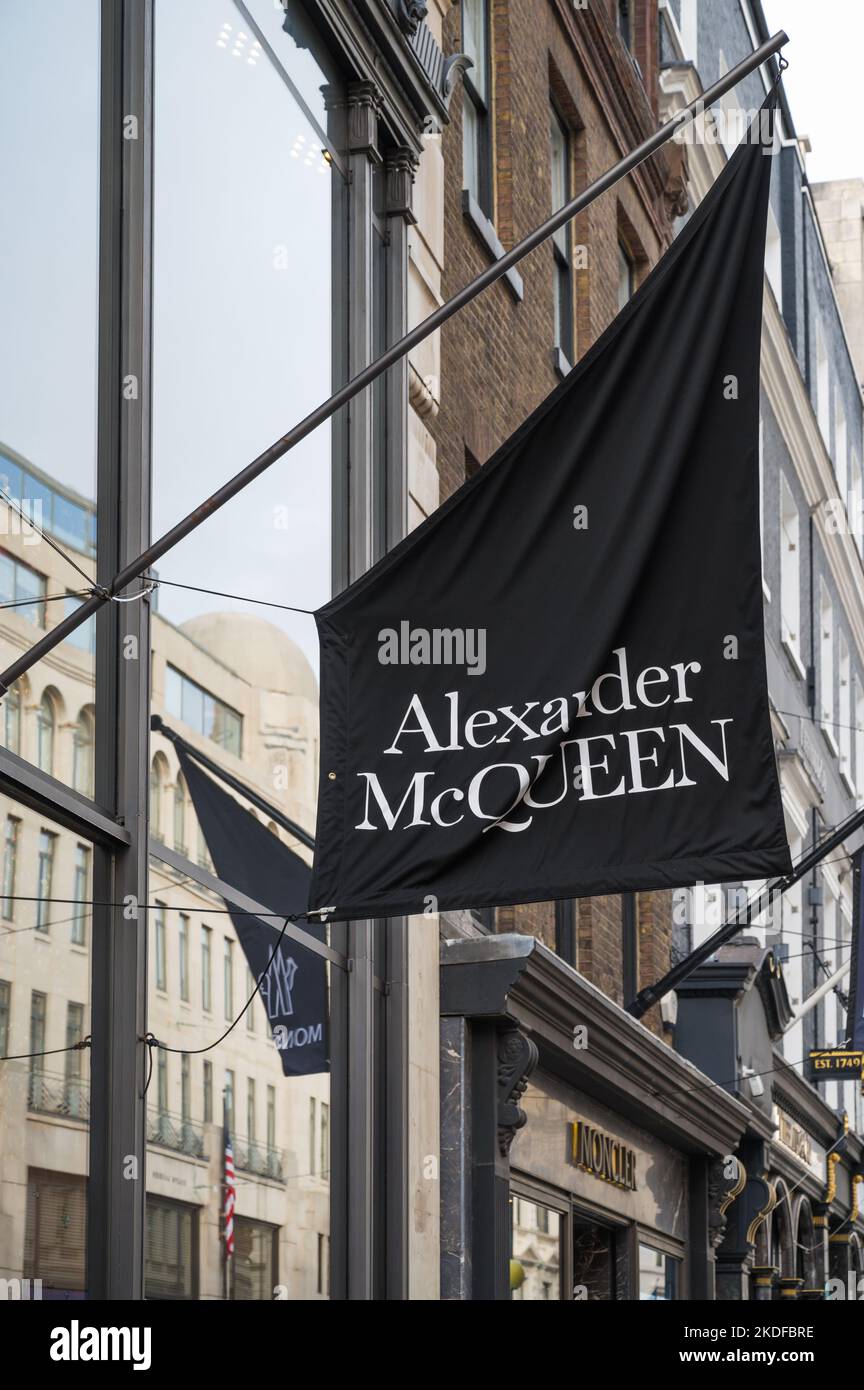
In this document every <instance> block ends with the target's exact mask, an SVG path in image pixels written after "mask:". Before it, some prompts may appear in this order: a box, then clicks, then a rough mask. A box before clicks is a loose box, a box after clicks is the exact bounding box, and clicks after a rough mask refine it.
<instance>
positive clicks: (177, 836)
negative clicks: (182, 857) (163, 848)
mask: <svg viewBox="0 0 864 1390" xmlns="http://www.w3.org/2000/svg"><path fill="white" fill-rule="evenodd" d="M174 848H175V849H176V851H177V853H178V854H185V853H186V783H185V781H184V779H183V773H182V772H178V773H177V781H176V782H175V784H174Z"/></svg>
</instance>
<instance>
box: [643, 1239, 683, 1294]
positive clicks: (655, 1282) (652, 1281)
mask: <svg viewBox="0 0 864 1390" xmlns="http://www.w3.org/2000/svg"><path fill="white" fill-rule="evenodd" d="M678 1266H679V1261H678V1260H676V1259H673V1258H672V1256H671V1255H666V1254H664V1252H663V1251H662V1250H654V1249H652V1247H651V1246H650V1245H641V1244H640V1246H639V1297H640V1299H645V1300H650V1301H653V1302H655V1303H656V1302H668V1301H670V1300H672V1299H675V1298H677V1297H678Z"/></svg>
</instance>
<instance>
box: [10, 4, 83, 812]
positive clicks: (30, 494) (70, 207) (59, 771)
mask: <svg viewBox="0 0 864 1390" xmlns="http://www.w3.org/2000/svg"><path fill="white" fill-rule="evenodd" d="M100 8H101V7H100V3H99V0H57V2H56V3H55V4H52V6H51V12H50V22H47V23H46V16H45V12H44V10H43V9H42V8H41V7H40V6H38V5H26V4H6V5H2V6H0V184H2V188H3V200H4V208H5V209H7V210H8V215H6V216H5V217H4V218H3V226H2V254H0V321H2V323H3V332H2V334H0V494H2V497H3V499H7V500H0V604H11V605H14V606H13V607H7V608H5V609H4V610H3V613H2V618H3V624H2V629H3V630H2V636H0V667H5V666H8V664H9V663H10V661H12V660H13V659H14V658H16V657H18V656H20V654H21V652H22V651H24V650H25V649H26V648H28V647H30V646H32V644H33V642H34V641H35V640H37V638H38V633H37V632H36V631H35V630H34V629H44V628H47V629H50V628H52V627H54V626H55V625H56V624H57V623H58V622H60V621H61V620H62V618H63V617H64V616H65V615H66V613H67V612H68V611H70V605H72V604H75V603H77V602H78V600H77V599H73V598H71V597H69V598H67V597H66V595H67V593H68V592H69V591H72V590H78V589H83V588H86V587H87V585H88V583H89V578H87V577H90V578H93V577H95V572H94V571H95V553H96V512H95V496H96V406H97V394H98V393H97V350H98V331H97V330H98V289H99V148H100V132H99V94H100V65H99V17H100ZM58 112H62V118H61V119H58ZM50 542H53V543H54V545H55V546H59V547H61V549H62V551H65V552H66V555H68V556H69V557H70V558H68V559H67V558H66V555H64V554H62V553H58V551H57V550H56V549H54V548H52V545H51V544H50ZM70 560H71V561H72V562H74V565H75V566H77V567H78V569H79V570H83V572H84V576H83V577H82V574H81V573H76V569H75V568H73V564H72V563H70ZM55 595H56V596H57V597H56V598H55V597H54V596H55ZM93 676H94V654H93V627H92V624H88V627H87V629H85V630H84V632H79V633H76V634H75V636H74V638H73V639H72V640H71V641H67V642H64V643H62V644H61V645H60V646H59V647H58V648H56V649H55V650H54V651H53V652H52V653H51V654H50V655H49V656H47V657H45V658H44V659H43V660H42V661H41V662H40V663H39V664H38V665H37V666H36V667H35V668H34V669H33V670H32V672H31V673H30V682H32V685H31V686H29V688H28V691H27V698H26V699H25V701H24V706H23V708H21V707H20V705H19V706H18V708H16V710H14V711H10V712H4V713H3V714H2V715H0V721H2V724H5V728H0V733H2V735H3V742H4V745H5V747H6V748H8V749H10V750H11V751H13V752H16V753H19V754H20V756H22V757H24V758H27V759H29V760H30V761H32V762H35V763H37V765H38V766H40V767H42V768H43V770H45V771H51V773H52V775H53V776H55V777H58V778H60V779H61V780H62V781H64V782H66V783H67V784H69V783H71V782H72V778H73V773H74V768H73V748H72V744H73V739H74V731H75V721H76V718H77V712H78V711H79V710H80V709H82V708H85V707H88V706H92V705H93V704H94V686H93ZM48 687H50V688H51V689H52V690H54V691H55V692H56V699H55V703H56V709H57V710H60V709H62V710H63V711H68V712H69V719H68V721H66V720H65V719H64V722H63V724H62V725H61V727H60V729H59V731H58V734H57V739H56V743H57V747H56V748H53V747H51V746H50V745H52V744H53V742H54V736H53V734H52V733H51V732H50V730H49V724H50V719H49V711H48V710H47V708H46V707H45V706H44V703H43V692H44V691H45V690H46V689H47V688H48ZM3 703H4V706H7V705H8V701H6V700H4V702H3ZM37 721H38V729H37V728H36V727H34V726H35V725H36V724H37ZM85 794H86V795H88V796H92V788H90V787H89V786H88V788H87V790H86V793H85Z"/></svg>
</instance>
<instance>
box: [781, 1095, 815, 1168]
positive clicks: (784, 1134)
mask: <svg viewBox="0 0 864 1390" xmlns="http://www.w3.org/2000/svg"><path fill="white" fill-rule="evenodd" d="M777 1122H778V1125H779V1135H778V1137H779V1139H780V1143H781V1144H783V1145H784V1146H785V1147H786V1148H787V1149H791V1150H792V1152H793V1154H795V1156H796V1158H800V1159H801V1162H802V1163H806V1164H807V1165H808V1166H809V1165H810V1164H811V1163H812V1161H813V1153H812V1150H811V1148H810V1136H809V1134H808V1133H807V1131H806V1129H804V1128H803V1127H802V1126H801V1125H799V1124H796V1122H795V1121H794V1120H793V1119H792V1116H791V1115H787V1114H786V1111H785V1110H781V1109H780V1108H779V1106H778V1109H777Z"/></svg>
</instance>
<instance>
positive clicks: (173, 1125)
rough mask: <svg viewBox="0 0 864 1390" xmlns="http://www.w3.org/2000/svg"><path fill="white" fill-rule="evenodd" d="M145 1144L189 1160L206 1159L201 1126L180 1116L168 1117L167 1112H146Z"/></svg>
mask: <svg viewBox="0 0 864 1390" xmlns="http://www.w3.org/2000/svg"><path fill="white" fill-rule="evenodd" d="M147 1142H148V1144H160V1145H161V1146H162V1148H163V1149H173V1150H174V1152H175V1153H179V1154H188V1155H189V1156H190V1157H191V1158H206V1157H207V1154H206V1152H205V1145H204V1130H203V1128H202V1126H201V1125H196V1124H194V1123H193V1122H192V1120H184V1119H183V1117H182V1115H170V1114H169V1113H168V1111H167V1110H148V1112H147Z"/></svg>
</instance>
